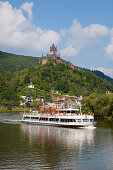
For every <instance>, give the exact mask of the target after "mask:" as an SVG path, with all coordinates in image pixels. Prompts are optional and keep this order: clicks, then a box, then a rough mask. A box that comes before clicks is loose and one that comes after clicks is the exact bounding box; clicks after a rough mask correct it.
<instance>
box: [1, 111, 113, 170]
mask: <svg viewBox="0 0 113 170" xmlns="http://www.w3.org/2000/svg"><path fill="white" fill-rule="evenodd" d="M21 118H22V114H17V113H0V169H5V170H7V169H8V170H9V169H11V170H15V169H27V170H30V169H36V170H98V169H99V170H101V169H102V170H113V121H112V120H98V121H97V126H96V128H95V129H73V128H72V129H71V128H62V127H51V126H38V125H30V124H23V123H21Z"/></svg>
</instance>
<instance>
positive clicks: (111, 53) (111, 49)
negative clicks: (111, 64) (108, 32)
mask: <svg viewBox="0 0 113 170" xmlns="http://www.w3.org/2000/svg"><path fill="white" fill-rule="evenodd" d="M105 53H106V54H105V55H106V57H107V58H109V59H110V60H112V61H113V37H111V42H110V43H109V44H108V46H107V47H106V48H105Z"/></svg>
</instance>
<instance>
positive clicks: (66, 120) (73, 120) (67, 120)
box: [60, 119, 75, 122]
mask: <svg viewBox="0 0 113 170" xmlns="http://www.w3.org/2000/svg"><path fill="white" fill-rule="evenodd" d="M60 121H61V122H75V119H60Z"/></svg>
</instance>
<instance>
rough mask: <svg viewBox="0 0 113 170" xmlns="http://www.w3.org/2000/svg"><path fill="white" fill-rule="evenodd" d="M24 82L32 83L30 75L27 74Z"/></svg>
mask: <svg viewBox="0 0 113 170" xmlns="http://www.w3.org/2000/svg"><path fill="white" fill-rule="evenodd" d="M24 83H25V84H27V83H30V77H29V75H26V76H25V78H24Z"/></svg>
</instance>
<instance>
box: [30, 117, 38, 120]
mask: <svg viewBox="0 0 113 170" xmlns="http://www.w3.org/2000/svg"><path fill="white" fill-rule="evenodd" d="M31 119H32V120H38V119H39V118H38V117H31Z"/></svg>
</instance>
